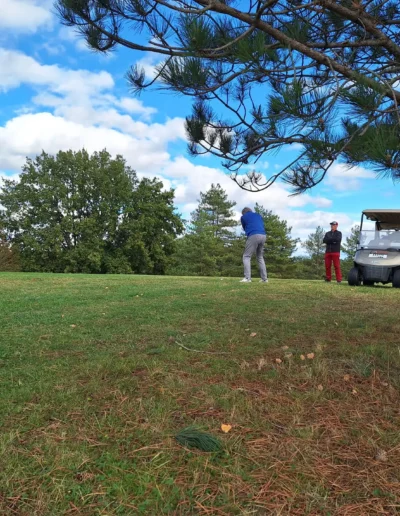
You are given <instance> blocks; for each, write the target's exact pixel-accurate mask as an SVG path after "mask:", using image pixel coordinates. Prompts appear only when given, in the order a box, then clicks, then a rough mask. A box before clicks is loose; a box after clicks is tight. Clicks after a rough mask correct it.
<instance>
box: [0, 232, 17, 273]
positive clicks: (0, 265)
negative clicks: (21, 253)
mask: <svg viewBox="0 0 400 516" xmlns="http://www.w3.org/2000/svg"><path fill="white" fill-rule="evenodd" d="M19 270H20V265H19V257H18V253H17V252H16V250H15V248H14V247H13V246H11V245H10V242H9V239H8V238H7V234H6V232H5V231H4V229H3V228H2V225H1V223H0V272H5V271H9V272H16V271H19Z"/></svg>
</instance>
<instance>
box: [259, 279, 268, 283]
mask: <svg viewBox="0 0 400 516" xmlns="http://www.w3.org/2000/svg"><path fill="white" fill-rule="evenodd" d="M259 283H268V279H260V281H259Z"/></svg>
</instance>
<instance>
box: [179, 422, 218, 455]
mask: <svg viewBox="0 0 400 516" xmlns="http://www.w3.org/2000/svg"><path fill="white" fill-rule="evenodd" d="M175 439H176V440H177V441H178V443H179V444H181V445H182V446H187V447H189V448H197V449H199V450H201V451H205V452H217V451H221V450H222V444H221V442H220V441H219V440H218V439H217V438H216V437H214V436H212V435H210V434H207V433H205V432H201V431H200V430H198V429H197V428H195V427H193V426H190V427H188V428H184V429H183V430H181V431H180V432H179V433H178V434H177V435H176V436H175Z"/></svg>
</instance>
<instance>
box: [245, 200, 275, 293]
mask: <svg viewBox="0 0 400 516" xmlns="http://www.w3.org/2000/svg"><path fill="white" fill-rule="evenodd" d="M240 222H241V223H242V228H243V230H244V232H245V233H246V237H247V239H246V247H245V250H244V253H243V265H244V278H243V279H242V280H241V283H250V282H251V257H252V256H253V254H254V253H255V254H256V257H257V263H258V270H259V271H260V276H261V280H260V282H262V283H268V278H267V269H266V267H265V261H264V245H265V240H266V238H267V235H266V232H265V228H264V221H263V218H262V217H261V215H260V214H258V213H254V212H253V211H252V210H251V209H250V208H243V210H242V217H241V219H240Z"/></svg>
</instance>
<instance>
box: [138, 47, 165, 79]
mask: <svg viewBox="0 0 400 516" xmlns="http://www.w3.org/2000/svg"><path fill="white" fill-rule="evenodd" d="M162 62H163V59H160V56H159V55H157V54H155V53H153V52H147V53H146V54H145V55H144V57H142V59H139V61H136V64H137V66H138V67H139V68H143V69H144V73H145V75H146V77H147V79H154V77H155V75H156V67H157V66H158V65H160V64H161V63H162Z"/></svg>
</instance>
